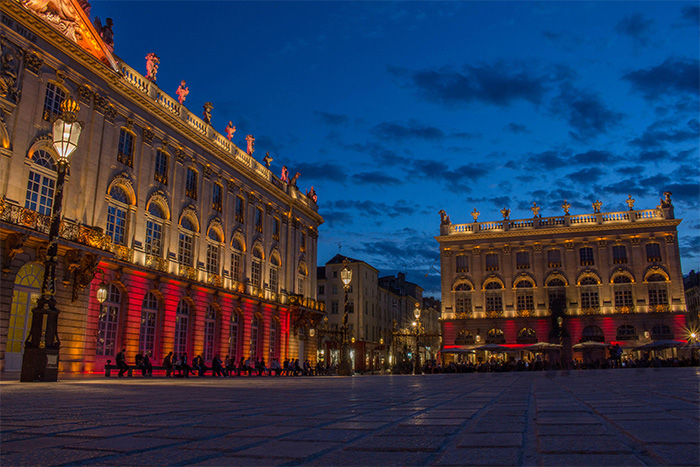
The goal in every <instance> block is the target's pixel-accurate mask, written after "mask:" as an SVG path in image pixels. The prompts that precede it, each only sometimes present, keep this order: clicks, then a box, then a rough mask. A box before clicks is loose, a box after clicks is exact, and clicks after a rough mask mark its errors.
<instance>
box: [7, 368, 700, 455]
mask: <svg viewBox="0 0 700 467" xmlns="http://www.w3.org/2000/svg"><path fill="white" fill-rule="evenodd" d="M699 381H700V378H699V371H698V369H697V368H659V369H623V370H590V371H572V372H522V373H476V374H451V375H447V374H446V375H424V376H356V377H352V378H339V377H279V378H276V377H239V378H231V379H213V378H190V379H187V380H166V379H163V378H154V379H142V378H140V377H134V378H132V379H128V378H125V379H117V378H112V379H109V380H107V379H105V378H103V377H97V376H95V377H92V376H90V377H83V378H80V377H76V378H72V379H64V380H62V381H61V382H59V383H54V384H40V383H37V384H25V383H22V384H20V383H17V382H14V381H10V380H7V379H6V380H5V381H2V382H1V383H0V389H1V390H2V393H1V396H2V397H1V404H2V405H1V407H0V408H1V409H2V418H1V425H0V426H1V434H2V443H1V444H0V452H1V457H0V463H1V464H2V465H3V466H15V465H32V466H39V465H698V464H699V463H700V455H699V446H700V445H699V441H700V435H699V423H698V422H699V421H700V417H699V410H698V409H699V407H698V382H699Z"/></svg>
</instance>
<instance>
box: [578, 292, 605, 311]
mask: <svg viewBox="0 0 700 467" xmlns="http://www.w3.org/2000/svg"><path fill="white" fill-rule="evenodd" d="M599 306H600V301H599V300H598V292H597V291H593V290H581V308H583V309H586V308H598V307H599Z"/></svg>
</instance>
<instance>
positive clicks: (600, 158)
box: [573, 150, 617, 165]
mask: <svg viewBox="0 0 700 467" xmlns="http://www.w3.org/2000/svg"><path fill="white" fill-rule="evenodd" d="M616 159H617V158H616V156H615V155H613V153H611V152H610V151H597V150H591V151H586V152H582V153H579V154H576V155H575V156H574V157H573V161H574V162H576V163H577V164H581V165H595V164H601V165H610V164H612V163H614V162H616Z"/></svg>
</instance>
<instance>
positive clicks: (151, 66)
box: [146, 52, 160, 83]
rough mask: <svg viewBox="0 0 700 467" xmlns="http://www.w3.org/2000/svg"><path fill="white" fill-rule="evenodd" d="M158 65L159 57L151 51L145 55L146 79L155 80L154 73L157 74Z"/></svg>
mask: <svg viewBox="0 0 700 467" xmlns="http://www.w3.org/2000/svg"><path fill="white" fill-rule="evenodd" d="M158 65H160V58H158V55H156V54H154V53H153V52H151V53H149V54H148V55H146V79H147V80H149V81H152V82H154V83H155V82H156V75H157V74H158Z"/></svg>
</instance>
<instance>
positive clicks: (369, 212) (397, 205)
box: [324, 199, 426, 218]
mask: <svg viewBox="0 0 700 467" xmlns="http://www.w3.org/2000/svg"><path fill="white" fill-rule="evenodd" d="M327 205H328V209H330V210H331V211H334V212H351V211H352V212H354V214H353V216H354V217H369V218H371V217H391V218H396V217H401V216H408V215H413V214H415V213H417V212H420V213H422V214H425V213H426V212H425V210H417V209H416V206H415V205H413V204H411V203H409V202H408V201H406V200H403V199H399V200H397V201H395V202H394V204H392V205H389V204H387V203H383V202H376V201H369V200H367V201H357V200H337V201H332V202H329V203H327ZM325 206H326V204H324V207H325Z"/></svg>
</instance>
